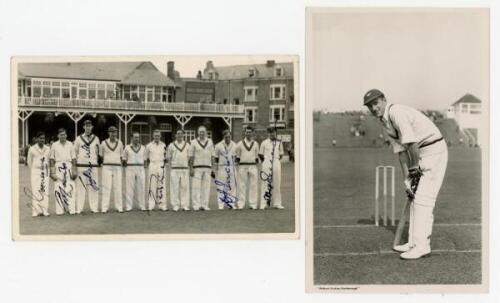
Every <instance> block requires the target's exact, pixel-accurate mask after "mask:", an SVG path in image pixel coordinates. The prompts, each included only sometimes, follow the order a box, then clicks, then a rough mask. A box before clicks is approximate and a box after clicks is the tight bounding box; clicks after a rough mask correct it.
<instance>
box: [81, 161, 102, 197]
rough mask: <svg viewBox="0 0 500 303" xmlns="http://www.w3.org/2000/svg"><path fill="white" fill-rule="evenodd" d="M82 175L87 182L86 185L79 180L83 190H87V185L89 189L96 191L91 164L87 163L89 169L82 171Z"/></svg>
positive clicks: (97, 187) (97, 188)
mask: <svg viewBox="0 0 500 303" xmlns="http://www.w3.org/2000/svg"><path fill="white" fill-rule="evenodd" d="M82 174H83V176H84V177H85V178H87V180H88V181H87V183H84V182H83V180H82V178H80V181H82V184H83V186H84V187H85V188H87V185H90V187H92V189H93V190H94V191H98V190H99V186H97V182H96V180H94V178H93V177H92V163H91V162H89V167H88V168H87V169H86V170H85V171H83V173H82Z"/></svg>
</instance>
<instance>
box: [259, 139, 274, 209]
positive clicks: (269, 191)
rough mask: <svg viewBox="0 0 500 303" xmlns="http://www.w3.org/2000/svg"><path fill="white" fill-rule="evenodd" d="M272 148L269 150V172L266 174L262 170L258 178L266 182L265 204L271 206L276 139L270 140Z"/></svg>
mask: <svg viewBox="0 0 500 303" xmlns="http://www.w3.org/2000/svg"><path fill="white" fill-rule="evenodd" d="M272 142H273V148H272V150H271V172H270V173H269V174H268V173H266V172H264V171H261V172H260V178H261V179H262V180H263V181H266V182H267V190H266V191H265V192H264V200H266V204H267V206H271V200H272V199H273V188H274V187H273V168H274V149H275V147H276V140H272Z"/></svg>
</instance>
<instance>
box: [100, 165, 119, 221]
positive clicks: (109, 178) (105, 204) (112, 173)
mask: <svg viewBox="0 0 500 303" xmlns="http://www.w3.org/2000/svg"><path fill="white" fill-rule="evenodd" d="M122 171H123V168H122V166H121V164H103V165H102V198H101V199H102V211H103V212H107V211H108V209H109V200H110V198H111V189H113V198H114V203H115V208H116V210H117V211H119V212H121V211H123V200H122V195H123V192H122Z"/></svg>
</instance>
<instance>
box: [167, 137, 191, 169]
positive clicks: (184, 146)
mask: <svg viewBox="0 0 500 303" xmlns="http://www.w3.org/2000/svg"><path fill="white" fill-rule="evenodd" d="M167 155H168V159H169V160H170V165H171V167H173V168H175V167H177V168H188V166H189V164H188V163H189V162H188V161H189V143H187V142H185V141H182V142H181V143H180V144H179V143H178V142H177V141H174V142H172V143H170V144H169V145H168V149H167Z"/></svg>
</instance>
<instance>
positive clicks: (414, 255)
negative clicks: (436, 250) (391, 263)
mask: <svg viewBox="0 0 500 303" xmlns="http://www.w3.org/2000/svg"><path fill="white" fill-rule="evenodd" d="M430 255H431V250H430V248H429V249H426V250H421V249H418V247H417V246H414V247H412V248H411V249H410V250H409V251H407V252H404V253H402V254H400V255H399V257H400V258H401V259H403V260H416V259H420V258H426V257H430Z"/></svg>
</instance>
